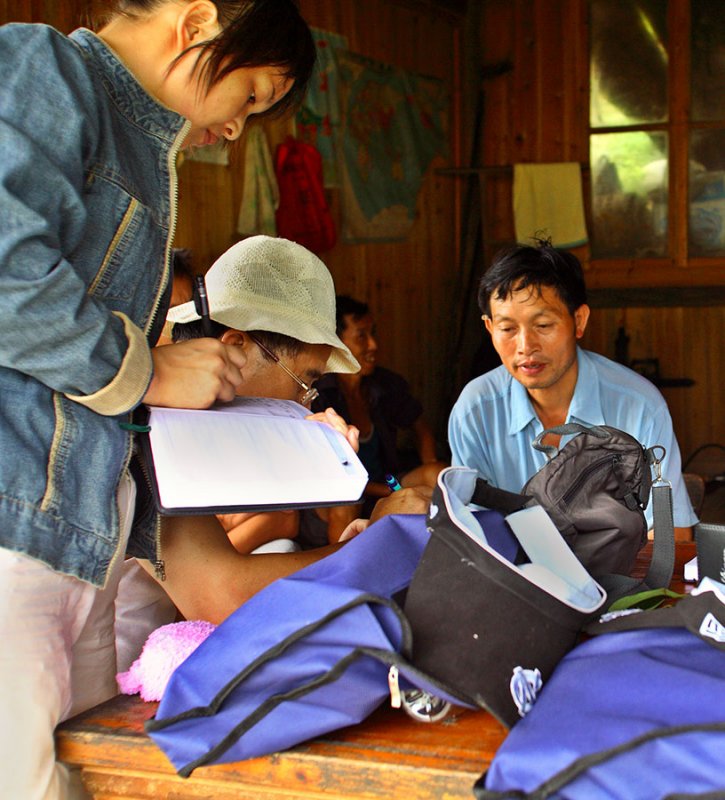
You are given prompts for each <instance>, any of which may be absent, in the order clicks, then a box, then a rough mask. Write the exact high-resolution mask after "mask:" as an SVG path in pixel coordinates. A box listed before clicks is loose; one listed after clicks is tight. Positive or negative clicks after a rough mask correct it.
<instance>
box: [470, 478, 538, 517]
mask: <svg viewBox="0 0 725 800" xmlns="http://www.w3.org/2000/svg"><path fill="white" fill-rule="evenodd" d="M533 500H534V498H533V497H531V496H530V495H526V494H520V493H518V492H508V491H506V490H505V489H499V488H497V487H496V486H491V484H490V483H488V481H485V480H484V479H483V478H478V479H477V480H476V487H475V489H474V490H473V494H472V495H471V499H470V501H469V502H471V503H474V504H475V505H477V506H483V507H484V508H490V509H493V510H494V511H500V512H501V513H502V514H512V513H513V512H514V511H520V510H521V509H522V508H525V507H526V506H527V505H530V504H531V502H532V501H533Z"/></svg>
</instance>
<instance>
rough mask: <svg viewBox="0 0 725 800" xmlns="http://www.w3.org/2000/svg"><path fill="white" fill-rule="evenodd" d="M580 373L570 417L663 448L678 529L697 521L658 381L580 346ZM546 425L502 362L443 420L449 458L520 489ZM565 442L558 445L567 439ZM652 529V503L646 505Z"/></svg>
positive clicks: (538, 458)
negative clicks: (449, 450)
mask: <svg viewBox="0 0 725 800" xmlns="http://www.w3.org/2000/svg"><path fill="white" fill-rule="evenodd" d="M577 366H578V377H577V382H576V387H575V388H574V396H573V397H572V400H571V404H570V405H569V414H568V416H567V422H580V423H583V424H585V425H609V426H611V427H613V428H619V429H620V430H623V431H626V432H627V433H629V434H630V435H631V436H634V438H635V439H637V440H638V441H639V442H640V443H641V444H643V445H644V446H645V447H652V446H654V445H662V446H663V447H664V448H665V449H666V450H667V455H666V456H665V460H664V462H663V470H662V474H663V477H665V478H666V479H667V480H669V481H670V482H671V483H672V499H673V506H674V520H675V526H676V527H679V528H685V527H689V526H691V525H694V524H695V522H697V517H696V516H695V514H694V512H693V510H692V506H691V504H690V500H689V497H688V495H687V489H686V488H685V483H684V481H683V480H682V464H681V458H680V449H679V447H678V445H677V440H676V439H675V434H674V431H673V428H672V419H671V417H670V413H669V410H668V408H667V403H666V402H665V399H664V398H663V397H662V395H661V394H660V392H659V391H658V390H657V389H656V388H655V386H654V385H653V384H652V383H650V381H648V380H647V379H646V378H643V377H642V376H641V375H638V374H637V373H636V372H633V371H632V370H631V369H628V368H627V367H624V366H622V365H621V364H617V363H615V362H614V361H610V360H609V359H608V358H605V357H604V356H601V355H598V354H597V353H591V352H589V351H586V350H582V349H580V348H578V349H577ZM543 430H544V427H543V425H542V424H541V420H540V419H539V418H538V417H537V416H536V412H535V411H534V407H533V405H532V404H531V400H530V398H529V395H528V392H527V391H526V389H525V387H524V386H523V385H522V384H521V383H519V382H518V381H517V380H515V379H514V378H513V377H512V376H511V374H510V373H509V372H508V370H507V369H506V368H505V367H504V366H500V367H497V368H496V369H494V370H491V371H490V372H487V373H486V374H485V375H481V376H480V377H478V378H475V379H474V380H472V381H471V382H470V383H469V384H468V385H467V386H466V387H465V388H464V389H463V391H462V392H461V395H460V397H459V398H458V400H457V401H456V404H455V406H454V407H453V411H452V412H451V416H450V419H449V421H448V440H449V443H450V446H451V456H452V461H451V463H452V464H454V465H463V466H467V467H472V468H474V469H476V470H477V471H478V473H479V474H480V475H481V477H482V478H484V479H485V480H487V481H488V482H489V483H491V484H492V485H494V486H498V487H499V488H501V489H507V490H508V491H512V492H518V491H520V490H521V488H522V487H523V485H524V484H525V483H526V481H527V480H528V479H529V478H530V477H531V476H532V475H533V474H534V473H535V472H537V471H538V470H539V469H541V467H542V466H543V465H544V464H545V462H546V456H545V455H544V453H541V452H540V451H538V450H534V448H533V447H532V446H531V443H532V442H533V441H534V439H535V438H536V436H537V435H538V434H539V433H541V432H542V431H543ZM566 441H567V440H566V439H563V440H562V445H563V444H565V443H566ZM645 513H646V516H647V523H648V525H649V526H650V527H652V503H650V504H649V506H648V508H647V510H646V512H645Z"/></svg>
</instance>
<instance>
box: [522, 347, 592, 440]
mask: <svg viewBox="0 0 725 800" xmlns="http://www.w3.org/2000/svg"><path fill="white" fill-rule="evenodd" d="M576 352H577V380H576V386H575V387H574V396H573V397H572V399H571V403H570V404H569V413H568V415H567V422H583V423H586V424H588V425H605V424H606V422H605V420H604V414H603V412H602V398H601V392H600V387H599V376H598V375H597V371H596V369H595V368H594V365H593V364H592V362H591V359H589V358H588V357H587V354H586V353H585V352H584V351H583V350H582V349H581V348H580V347H577V350H576ZM538 420H539V418H538V417H537V416H536V412H535V411H534V407H533V405H532V403H531V399H530V398H529V393H528V392H527V391H526V389H525V388H524V386H523V385H522V384H521V383H519V382H518V381H517V380H516V379H515V378H513V377H511V421H510V423H509V433H510V434H515V433H519V432H520V431H522V430H524V428H526V426H527V425H529V424H530V423H531V422H532V421H536V422H538Z"/></svg>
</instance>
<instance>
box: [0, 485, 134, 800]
mask: <svg viewBox="0 0 725 800" xmlns="http://www.w3.org/2000/svg"><path fill="white" fill-rule="evenodd" d="M135 495H136V487H135V485H134V483H133V480H132V479H131V477H130V476H128V475H126V476H124V479H123V480H122V481H121V486H120V487H119V492H118V505H119V512H120V515H121V517H120V522H121V546H120V548H119V551H118V555H117V557H116V559H115V561H114V563H113V565H112V568H111V572H110V574H109V577H108V581H107V583H106V586H105V588H104V589H97V588H95V587H93V586H91V585H90V584H88V583H85V582H84V581H80V580H78V579H77V578H74V577H71V576H69V575H62V574H60V573H58V572H55V571H53V570H52V569H50V567H48V566H46V565H45V564H42V563H41V562H40V561H36V560H35V559H32V558H28V557H27V556H24V555H21V554H19V553H14V552H12V551H10V550H6V549H3V548H0V636H1V637H2V646H1V647H0V798H3V800H71V798H73V800H76V798H80V797H84V796H85V793H84V792H83V791H82V790H81V789H80V787H79V784H78V781H77V776H73V775H72V774H71V773H69V770H68V769H67V768H66V767H64V766H63V765H62V764H59V763H56V761H55V744H54V732H55V727H56V725H57V724H58V723H59V722H61V721H63V720H64V719H67V718H68V717H71V716H74V715H75V714H79V713H80V712H81V711H85V710H86V709H88V708H91V707H92V706H94V705H96V704H97V703H101V702H103V701H104V700H108V699H109V698H110V697H113V696H114V695H116V694H117V693H118V688H117V685H116V645H115V636H114V614H115V597H116V592H117V588H118V582H119V579H120V577H121V570H122V566H123V553H124V552H125V549H126V541H127V539H128V534H129V530H130V526H131V521H132V518H133V507H134V500H135Z"/></svg>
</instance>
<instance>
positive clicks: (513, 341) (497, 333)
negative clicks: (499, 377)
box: [484, 286, 589, 392]
mask: <svg viewBox="0 0 725 800" xmlns="http://www.w3.org/2000/svg"><path fill="white" fill-rule="evenodd" d="M490 306H491V316H490V318H489V317H484V321H485V323H486V329H487V330H488V332H489V333H490V334H491V339H492V341H493V346H494V347H495V348H496V352H497V353H498V354H499V356H500V357H501V361H502V362H503V364H504V366H505V367H506V369H507V370H508V371H509V372H510V373H511V375H512V376H513V377H514V378H515V379H516V380H517V381H519V383H521V384H523V385H524V386H525V387H526V389H527V390H528V391H534V392H535V391H537V390H542V389H543V390H547V389H550V388H552V387H558V388H561V386H562V383H565V382H570V383H571V391H572V392H573V390H574V384H575V383H576V342H577V339H580V338H581V337H582V336H583V335H584V330H585V329H586V324H587V320H588V319H589V306H587V305H582V306H580V307H579V308H578V309H577V310H576V311H575V312H574V315H573V316H572V315H571V314H570V313H569V309H568V308H567V307H566V305H565V304H564V302H563V301H562V299H561V298H560V297H559V294H558V293H557V291H556V290H555V289H553V288H552V287H550V286H542V287H541V292H539V291H538V290H537V289H536V288H534V287H528V288H526V289H518V290H514V292H513V293H512V295H510V296H509V297H507V298H506V299H504V300H498V299H496V298H495V297H492V298H491V301H490Z"/></svg>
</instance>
